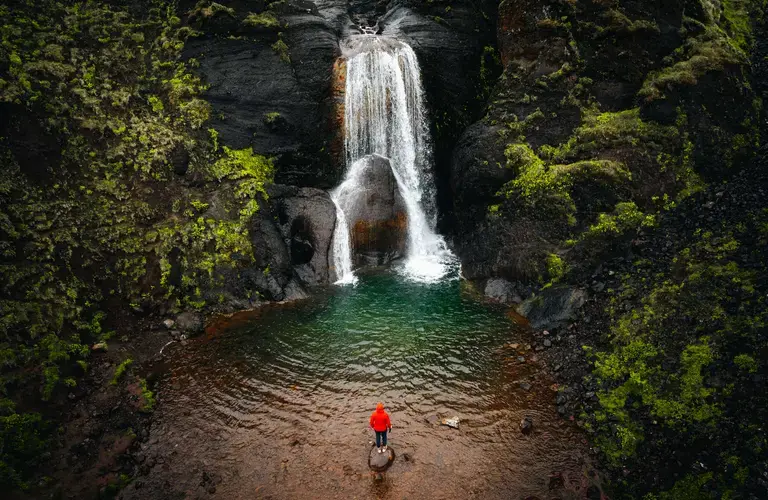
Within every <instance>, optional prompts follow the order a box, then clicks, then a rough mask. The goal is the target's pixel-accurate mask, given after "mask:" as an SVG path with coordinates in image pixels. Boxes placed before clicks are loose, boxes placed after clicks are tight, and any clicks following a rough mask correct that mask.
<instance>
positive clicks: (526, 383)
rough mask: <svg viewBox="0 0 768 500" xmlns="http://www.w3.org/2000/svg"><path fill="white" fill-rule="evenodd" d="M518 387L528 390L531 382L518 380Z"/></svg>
mask: <svg viewBox="0 0 768 500" xmlns="http://www.w3.org/2000/svg"><path fill="white" fill-rule="evenodd" d="M520 388H521V389H522V390H524V391H530V390H531V384H529V383H528V382H520Z"/></svg>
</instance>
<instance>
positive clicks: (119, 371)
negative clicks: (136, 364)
mask: <svg viewBox="0 0 768 500" xmlns="http://www.w3.org/2000/svg"><path fill="white" fill-rule="evenodd" d="M132 364H133V360H132V359H131V358H128V359H126V360H125V361H123V362H122V363H120V364H119V365H117V368H115V374H114V376H113V377H112V380H111V381H110V382H109V383H110V385H117V383H118V382H119V381H120V379H121V378H122V377H123V375H124V374H125V372H126V370H128V368H130V367H131V365H132Z"/></svg>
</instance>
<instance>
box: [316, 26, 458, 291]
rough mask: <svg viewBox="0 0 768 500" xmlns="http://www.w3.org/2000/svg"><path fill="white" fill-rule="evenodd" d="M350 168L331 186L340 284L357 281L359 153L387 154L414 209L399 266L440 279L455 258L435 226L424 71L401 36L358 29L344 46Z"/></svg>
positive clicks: (415, 276)
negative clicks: (354, 207) (354, 240)
mask: <svg viewBox="0 0 768 500" xmlns="http://www.w3.org/2000/svg"><path fill="white" fill-rule="evenodd" d="M343 51H344V57H345V58H346V60H347V77H346V89H345V102H344V106H345V108H344V109H345V116H344V125H345V140H344V147H345V155H346V165H347V169H346V175H345V179H344V181H343V182H342V183H341V184H340V185H339V187H338V188H336V189H335V190H333V191H332V192H331V198H332V199H333V201H334V203H335V204H336V207H337V213H338V214H339V217H338V218H337V220H338V222H337V225H336V230H335V232H334V243H333V248H334V265H335V266H336V272H337V277H338V279H339V282H340V283H350V282H354V273H353V271H352V263H351V257H352V256H351V250H350V237H349V227H348V225H347V220H350V219H351V216H352V215H354V214H350V213H346V212H345V210H344V209H345V207H346V206H347V205H346V204H345V201H344V200H345V199H346V198H348V197H350V196H352V195H353V194H354V193H355V192H356V191H360V190H362V189H363V187H364V186H361V185H360V182H359V176H358V175H357V174H358V171H359V169H360V168H361V167H360V165H359V162H358V160H361V159H362V158H363V157H365V156H366V155H371V154H379V155H381V156H384V157H386V158H388V159H389V161H390V164H391V166H392V172H393V174H394V177H395V180H396V181H397V186H398V189H399V191H400V195H401V196H402V198H403V200H404V202H405V206H406V211H407V214H408V240H407V254H406V258H405V262H404V263H403V265H402V266H400V271H401V272H402V273H403V274H404V275H405V276H406V277H408V278H410V279H412V280H415V281H423V282H431V281H437V280H439V279H441V278H442V277H443V276H445V274H446V273H447V272H448V271H449V269H450V268H451V267H452V266H453V264H454V262H455V258H454V257H453V255H452V254H451V253H450V251H449V250H448V248H447V246H446V244H445V241H444V240H443V238H442V237H441V236H440V235H438V234H436V233H435V225H436V217H437V210H436V206H435V187H434V182H433V179H432V174H431V150H430V140H429V127H428V125H427V120H426V115H425V109H424V92H423V90H422V86H421V70H420V68H419V63H418V60H417V58H416V54H415V53H414V52H413V49H411V47H410V46H408V45H407V44H405V43H403V42H400V41H398V40H395V39H392V38H388V37H383V36H376V35H370V34H366V35H355V36H353V37H351V38H349V39H348V40H347V41H346V43H345V45H344V47H343Z"/></svg>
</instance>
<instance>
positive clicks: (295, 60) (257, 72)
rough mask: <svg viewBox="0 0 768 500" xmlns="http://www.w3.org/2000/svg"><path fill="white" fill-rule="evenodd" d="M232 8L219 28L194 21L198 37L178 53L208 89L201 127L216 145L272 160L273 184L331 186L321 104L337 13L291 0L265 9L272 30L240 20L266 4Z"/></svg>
mask: <svg viewBox="0 0 768 500" xmlns="http://www.w3.org/2000/svg"><path fill="white" fill-rule="evenodd" d="M317 3H321V2H317ZM336 3H341V2H336ZM323 4H327V2H323ZM232 7H233V9H234V12H235V13H234V15H233V16H226V18H225V19H224V21H226V22H224V21H218V22H217V21H216V20H209V21H206V22H201V24H200V26H199V27H198V28H197V29H198V30H200V31H201V32H202V33H203V34H202V36H200V37H198V38H195V39H191V40H189V42H188V43H187V47H186V49H185V54H184V55H185V57H186V58H190V59H191V58H194V59H196V60H197V61H199V63H200V67H199V69H198V72H199V73H200V74H201V75H202V76H203V78H204V80H205V81H206V82H207V83H208V84H209V85H210V88H209V89H208V91H207V93H206V95H205V98H206V99H207V100H208V101H209V102H210V103H211V105H212V107H213V113H212V120H211V122H210V124H209V126H210V127H213V128H215V129H216V130H217V131H218V133H219V141H220V143H222V144H225V145H228V146H230V147H233V148H236V149H240V148H244V147H247V146H252V147H253V149H254V151H257V152H259V153H261V154H264V155H276V156H277V157H278V161H277V175H276V181H277V182H280V183H286V184H294V185H299V186H315V187H323V188H329V187H331V186H333V185H334V184H335V183H336V180H337V178H338V176H339V172H338V171H337V168H336V167H337V166H336V165H334V164H333V163H332V162H331V161H330V157H329V155H328V152H327V148H326V146H327V144H326V143H327V141H328V140H329V139H330V138H331V137H332V132H333V131H332V130H331V129H330V128H329V127H328V125H329V123H328V120H327V98H328V93H329V87H330V85H329V84H330V77H331V68H332V66H333V62H334V60H335V59H336V57H337V56H338V53H339V48H338V35H339V30H340V29H341V27H342V23H341V22H340V21H337V20H336V19H335V17H336V16H337V15H340V14H341V12H337V11H335V10H333V9H330V10H329V11H326V12H323V13H321V12H320V11H319V10H318V7H317V6H316V5H315V3H314V2H308V1H300V0H291V1H290V2H286V3H284V4H281V6H280V7H279V8H276V9H273V10H271V11H268V12H272V13H273V14H274V16H275V17H276V19H278V20H279V24H277V25H275V26H271V27H264V26H249V25H248V24H247V22H246V17H247V15H248V14H249V13H250V12H254V13H261V12H267V11H266V5H261V6H260V5H257V4H256V3H254V4H244V3H240V2H237V3H233V4H232ZM220 17H221V16H220ZM282 44H284V47H285V49H284V50H283V49H281V48H280V47H281V45H282Z"/></svg>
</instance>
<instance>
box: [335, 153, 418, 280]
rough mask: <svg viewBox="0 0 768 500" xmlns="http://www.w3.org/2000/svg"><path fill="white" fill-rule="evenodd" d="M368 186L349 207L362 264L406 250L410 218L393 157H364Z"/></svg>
mask: <svg viewBox="0 0 768 500" xmlns="http://www.w3.org/2000/svg"><path fill="white" fill-rule="evenodd" d="M364 161H366V166H365V167H364V170H363V171H362V172H361V173H360V175H361V177H362V182H361V185H362V186H364V188H365V189H364V191H362V192H361V193H360V194H359V196H358V197H357V198H356V199H355V202H354V203H353V204H352V206H351V207H350V209H349V213H350V214H353V215H352V216H351V217H350V220H348V221H347V222H348V224H349V226H350V230H351V233H352V249H353V253H354V255H355V260H356V261H357V264H358V265H381V264H385V263H388V262H390V261H392V260H393V259H396V258H398V257H400V256H402V255H403V254H404V252H405V242H406V237H407V230H408V219H407V215H406V214H407V212H406V208H405V202H404V201H403V199H402V197H401V196H400V190H399V189H398V187H397V181H396V180H395V176H394V174H393V173H392V167H391V166H390V163H389V160H388V159H387V158H384V157H383V156H379V155H371V156H368V157H366V158H365V159H364Z"/></svg>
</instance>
